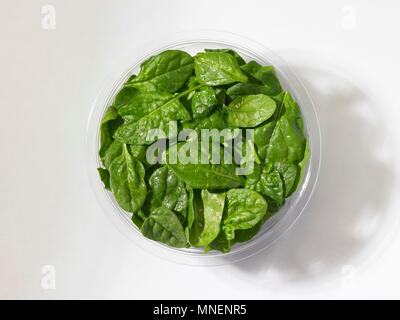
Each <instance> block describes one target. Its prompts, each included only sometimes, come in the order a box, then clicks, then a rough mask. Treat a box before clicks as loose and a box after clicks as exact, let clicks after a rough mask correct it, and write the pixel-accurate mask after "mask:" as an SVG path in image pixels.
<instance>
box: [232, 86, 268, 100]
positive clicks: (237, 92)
mask: <svg viewBox="0 0 400 320" xmlns="http://www.w3.org/2000/svg"><path fill="white" fill-rule="evenodd" d="M226 94H227V95H228V97H229V98H230V99H231V100H234V99H236V98H237V97H240V96H247V95H254V94H265V95H267V96H269V95H273V94H274V92H272V91H271V90H270V89H269V88H268V87H266V86H263V85H261V84H256V83H249V82H246V83H236V84H234V85H233V86H232V87H230V88H228V90H226Z"/></svg>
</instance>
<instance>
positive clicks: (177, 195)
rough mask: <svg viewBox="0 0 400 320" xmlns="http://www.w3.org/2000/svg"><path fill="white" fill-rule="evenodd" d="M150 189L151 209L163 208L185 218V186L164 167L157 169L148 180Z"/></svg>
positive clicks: (186, 204) (186, 201)
mask: <svg viewBox="0 0 400 320" xmlns="http://www.w3.org/2000/svg"><path fill="white" fill-rule="evenodd" d="M149 185H150V187H151V188H152V190H153V192H152V198H151V208H152V211H153V209H156V208H158V207H165V208H167V209H170V210H172V211H174V212H178V213H180V214H182V215H183V216H186V211H187V206H188V196H187V192H186V187H185V184H184V183H183V182H182V181H181V180H179V179H178V177H177V176H176V175H175V174H174V172H173V171H172V170H171V169H169V168H168V167H166V166H163V167H161V168H158V169H157V170H156V171H154V172H153V174H152V175H151V177H150V179H149Z"/></svg>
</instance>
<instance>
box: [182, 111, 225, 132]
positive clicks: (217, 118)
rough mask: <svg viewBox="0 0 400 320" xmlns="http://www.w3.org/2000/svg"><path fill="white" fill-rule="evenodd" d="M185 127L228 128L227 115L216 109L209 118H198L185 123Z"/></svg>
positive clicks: (198, 128) (197, 128)
mask: <svg viewBox="0 0 400 320" xmlns="http://www.w3.org/2000/svg"><path fill="white" fill-rule="evenodd" d="M183 128H187V129H196V130H200V129H218V130H223V129H225V128H226V122H225V116H224V114H223V113H222V112H221V111H216V112H214V113H213V114H211V115H210V116H209V117H207V118H204V119H196V120H195V121H193V122H187V123H184V124H183ZM199 132H200V131H199Z"/></svg>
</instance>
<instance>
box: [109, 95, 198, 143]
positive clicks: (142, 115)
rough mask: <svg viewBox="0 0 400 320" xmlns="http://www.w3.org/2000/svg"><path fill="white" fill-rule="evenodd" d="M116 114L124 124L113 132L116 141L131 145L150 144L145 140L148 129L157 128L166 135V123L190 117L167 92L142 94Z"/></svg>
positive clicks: (152, 140) (179, 103) (177, 100)
mask: <svg viewBox="0 0 400 320" xmlns="http://www.w3.org/2000/svg"><path fill="white" fill-rule="evenodd" d="M118 113H119V114H120V115H121V116H122V117H123V119H124V120H125V123H124V124H123V125H121V126H120V127H119V128H118V129H117V130H116V132H115V134H114V138H115V139H116V140H118V141H121V142H124V143H131V144H150V143H152V142H154V139H147V138H148V137H147V133H148V131H149V130H150V129H154V128H159V129H161V130H164V131H165V132H167V134H168V122H169V121H173V120H186V121H187V120H190V119H191V116H190V114H189V112H188V111H187V110H186V108H185V107H184V106H183V105H182V103H181V102H180V101H179V99H177V98H176V97H174V96H173V95H171V94H169V93H167V92H142V93H140V94H138V95H136V96H135V98H134V99H133V100H132V101H131V102H130V103H129V104H127V105H125V106H123V107H121V108H120V109H119V110H118Z"/></svg>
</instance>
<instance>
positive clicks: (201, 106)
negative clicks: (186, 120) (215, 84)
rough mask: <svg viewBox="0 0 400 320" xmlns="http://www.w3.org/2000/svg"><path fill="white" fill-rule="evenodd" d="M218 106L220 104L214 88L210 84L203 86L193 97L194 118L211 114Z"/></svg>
mask: <svg viewBox="0 0 400 320" xmlns="http://www.w3.org/2000/svg"><path fill="white" fill-rule="evenodd" d="M216 106H218V101H217V97H216V96H215V92H214V89H213V88H211V87H208V86H206V87H203V88H201V89H200V90H199V91H197V92H195V93H194V94H193V97H192V104H191V107H192V114H193V119H200V118H205V117H207V116H209V115H210V114H211V113H212V111H213V109H214V108H215V107H216Z"/></svg>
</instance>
